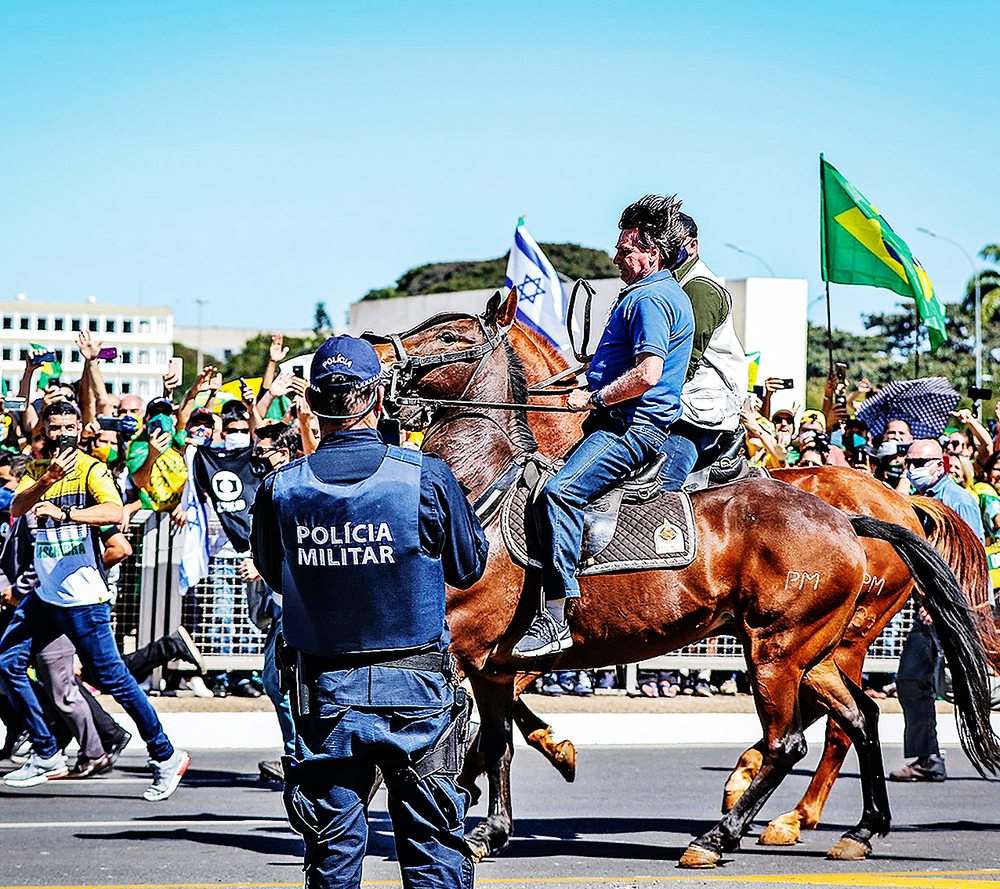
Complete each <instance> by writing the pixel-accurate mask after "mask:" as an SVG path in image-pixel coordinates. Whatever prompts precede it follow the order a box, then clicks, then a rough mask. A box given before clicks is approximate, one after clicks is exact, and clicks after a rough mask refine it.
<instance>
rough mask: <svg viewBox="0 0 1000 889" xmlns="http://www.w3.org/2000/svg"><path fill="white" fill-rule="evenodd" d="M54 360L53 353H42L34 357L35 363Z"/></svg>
mask: <svg viewBox="0 0 1000 889" xmlns="http://www.w3.org/2000/svg"><path fill="white" fill-rule="evenodd" d="M55 360H56V353H55V352H42V354H41V355H36V356H35V361H55Z"/></svg>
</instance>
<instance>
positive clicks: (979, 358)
mask: <svg viewBox="0 0 1000 889" xmlns="http://www.w3.org/2000/svg"><path fill="white" fill-rule="evenodd" d="M917 231H918V232H923V233H924V234H925V235H930V236H931V237H932V238H938V239H939V240H941V241H947V242H948V243H949V244H951V245H953V246H955V247H958V249H959V250H961V251H962V252H963V253H964V254H965V258H966V259H967V260H969V265H970V266H972V280H973V283H974V284H975V288H976V388H977V389H982V388H983V312H982V305H981V294H980V289H979V272H978V271H977V270H976V261H975V260H974V259H973V258H972V254H971V253H969V251H968V250H966V249H965V248H964V247H963V246H962V245H961V244H959V243H958V241H956V240H954V239H953V238H948V237H945V236H944V235H942V234H938V232H936V231H932V230H931V229H929V228H924V227H923V226H922V225H918V226H917ZM976 412H977V413H978V414H979V415H980V417H981V416H982V403H981V402H980V400H979V399H978V398H977V399H976Z"/></svg>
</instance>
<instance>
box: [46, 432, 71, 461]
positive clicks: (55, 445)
mask: <svg viewBox="0 0 1000 889" xmlns="http://www.w3.org/2000/svg"><path fill="white" fill-rule="evenodd" d="M79 443H80V440H79V438H77V436H75V435H60V436H59V438H57V439H56V438H49V437H48V436H46V437H45V444H44V445H42V456H44V457H54V456H55V455H56V454H57V453H58V452H60V451H65V450H66V449H67V448H69V449H70V450H76V446H77V445H78V444H79Z"/></svg>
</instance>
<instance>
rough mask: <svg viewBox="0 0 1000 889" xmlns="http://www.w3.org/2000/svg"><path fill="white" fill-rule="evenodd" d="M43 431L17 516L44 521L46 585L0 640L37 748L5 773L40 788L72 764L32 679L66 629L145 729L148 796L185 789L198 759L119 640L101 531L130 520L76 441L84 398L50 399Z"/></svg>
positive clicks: (39, 554)
mask: <svg viewBox="0 0 1000 889" xmlns="http://www.w3.org/2000/svg"><path fill="white" fill-rule="evenodd" d="M42 429H43V432H44V435H45V440H44V442H43V445H42V452H43V455H44V456H45V457H46V458H47V459H44V460H39V461H35V462H33V463H31V464H30V465H29V466H28V468H27V471H26V472H25V474H24V477H23V478H22V479H21V481H20V483H19V484H18V487H17V491H16V493H15V494H14V499H13V501H12V502H11V507H10V512H11V515H12V516H14V517H15V518H17V517H20V516H23V515H26V514H27V513H28V512H29V511H32V512H33V513H34V516H35V519H36V520H37V524H38V527H37V530H36V532H35V540H34V550H35V552H34V565H35V571H36V572H37V575H38V586H37V587H36V589H35V592H34V593H33V594H32V595H30V596H27V597H26V598H25V599H24V600H23V601H22V602H21V604H20V605H18V607H17V610H16V611H15V613H14V617H13V618H12V619H11V622H10V624H8V626H7V629H6V631H5V632H4V634H3V637H2V638H0V684H2V685H3V690H4V692H5V693H6V694H7V696H8V698H10V700H11V703H12V704H13V705H14V706H15V708H16V709H17V711H18V713H19V714H20V715H21V717H22V718H23V719H24V721H25V724H26V725H27V727H28V732H29V734H30V735H31V740H32V753H31V755H30V757H29V758H28V761H27V763H25V765H24V766H23V767H22V768H21V769H18V770H17V772H14V773H12V774H10V775H7V776H6V779H5V780H6V782H7V783H8V784H12V785H13V786H31V785H33V784H38V783H42V782H44V781H48V780H50V779H52V778H59V777H63V776H65V775H66V774H67V772H68V771H69V770H68V768H67V766H66V760H65V758H64V757H63V755H62V753H60V752H59V749H58V747H57V744H56V740H55V738H54V737H53V735H52V733H51V731H50V730H49V728H48V726H47V725H46V723H45V720H44V718H43V716H42V711H41V706H40V705H39V703H38V698H37V696H36V695H35V692H34V690H33V689H32V687H31V684H30V683H29V681H28V676H27V670H28V662H29V660H30V659H31V657H32V655H33V654H34V653H36V652H38V651H39V650H41V649H42V648H43V647H45V646H46V645H47V644H48V643H49V642H51V641H53V640H54V639H56V638H57V637H59V636H61V635H63V634H65V635H66V636H68V637H69V639H70V641H71V642H72V643H73V645H74V647H75V648H76V651H77V654H78V655H79V657H80V660H81V661H82V662H83V664H84V666H85V667H86V668H87V670H88V671H89V672H90V674H91V676H93V678H94V681H95V683H96V684H97V686H98V687H99V688H100V689H101V690H102V691H104V692H106V693H108V694H110V695H111V696H112V697H113V698H114V699H115V700H116V701H118V703H120V704H121V705H122V707H124V709H125V712H126V713H128V715H129V716H130V717H131V718H132V719H133V720H134V721H135V723H136V725H137V726H138V728H139V733H140V735H141V736H142V738H143V740H144V741H146V746H147V749H148V750H149V757H150V765H151V767H152V769H153V783H152V784H151V785H150V787H149V788H147V790H146V791H145V793H144V794H143V797H144V798H145V799H147V800H149V801H151V802H154V801H159V800H163V799H166V798H167V797H169V796H170V795H171V794H173V792H174V791H175V790H176V789H177V786H178V784H179V783H180V780H181V778H182V777H183V775H184V772H185V771H186V770H187V767H188V765H189V764H190V762H191V757H190V755H189V754H188V753H186V752H185V751H183V750H176V749H175V748H174V747H173V745H172V744H171V743H170V740H169V739H168V738H167V736H166V734H165V733H164V731H163V727H162V726H161V725H160V721H159V719H158V717H157V715H156V711H155V710H154V709H153V707H152V705H151V704H150V703H149V700H148V699H147V698H146V696H145V695H144V694H143V693H142V691H141V689H140V688H139V686H138V684H137V683H136V681H135V679H134V678H133V677H132V675H131V674H130V673H129V672H128V670H127V669H126V668H125V664H124V662H123V661H122V657H121V653H120V652H119V651H118V646H117V645H116V643H115V637H114V633H113V631H112V628H111V605H110V600H111V592H110V590H109V589H108V584H107V581H106V579H105V574H104V568H103V564H102V558H101V551H100V548H99V545H98V530H99V529H100V528H101V527H102V526H107V525H115V524H118V523H120V522H121V521H122V516H123V510H122V501H121V496H120V495H119V493H118V490H117V488H116V487H115V484H114V482H113V481H112V479H111V476H110V474H109V473H108V470H107V467H106V466H104V464H102V463H101V462H100V461H99V460H97V459H96V458H94V457H91V456H90V455H89V454H86V453H84V452H83V451H82V450H80V449H79V447H78V446H77V445H78V442H79V440H80V432H81V430H82V424H81V422H80V411H79V409H78V408H77V407H76V405H74V404H71V403H70V402H67V401H58V402H54V403H52V404H50V405H48V406H47V407H46V408H45V409H44V411H43V414H42Z"/></svg>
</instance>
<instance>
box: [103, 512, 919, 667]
mask: <svg viewBox="0 0 1000 889" xmlns="http://www.w3.org/2000/svg"><path fill="white" fill-rule="evenodd" d="M215 530H218V529H217V528H216V529H215ZM128 538H129V541H130V543H131V544H132V548H133V553H132V555H131V556H130V557H129V558H128V559H126V560H125V561H124V562H122V563H121V565H120V566H119V576H118V579H117V586H118V598H117V601H116V603H115V610H114V616H115V636H116V638H117V639H118V643H119V645H120V646H121V647H122V651H123V652H126V653H127V652H130V651H134V650H135V649H136V648H138V647H140V646H142V645H146V644H147V643H149V642H152V641H153V640H154V639H157V638H159V637H160V636H162V635H165V634H167V633H170V632H172V631H173V630H174V629H176V628H177V626H178V625H180V624H183V625H184V626H185V627H186V628H187V630H188V631H189V632H190V633H191V636H192V637H193V638H194V641H195V642H196V643H197V645H198V647H199V648H200V649H201V651H202V654H203V655H204V657H205V662H206V665H207V666H208V668H209V669H212V670H259V669H261V667H262V666H263V646H264V636H263V634H262V633H261V632H260V631H259V630H258V629H257V628H256V627H255V626H254V625H253V623H252V622H251V620H250V618H249V615H248V612H247V597H246V584H245V583H244V582H243V581H242V580H241V579H240V577H239V574H238V567H239V561H240V559H239V558H237V557H236V556H235V555H233V554H231V552H230V553H228V554H227V550H223V551H222V552H220V553H219V555H217V556H213V557H212V559H211V560H210V561H209V570H208V576H207V577H206V578H205V579H204V580H203V581H202V582H201V583H199V584H198V585H197V586H195V587H193V588H192V589H191V590H189V591H188V593H187V595H185V596H183V597H182V596H181V594H180V590H179V587H178V578H179V572H180V558H181V545H182V541H183V532H182V531H180V530H178V529H176V528H174V526H173V524H172V523H171V521H170V517H169V515H167V514H165V513H153V512H149V511H148V510H142V511H140V512H138V513H136V515H135V516H134V518H133V520H132V524H131V526H130V527H129V530H128ZM913 619H914V609H913V606H912V603H908V604H907V605H906V607H904V608H903V610H902V611H900V612H899V614H897V615H896V616H895V617H894V618H893V619H892V621H891V622H890V623H889V626H887V627H886V628H885V630H884V631H883V632H882V634H881V636H879V638H878V639H876V640H875V642H874V643H873V644H872V646H871V648H870V649H869V650H868V656H867V657H866V659H865V671H866V672H869V673H894V672H895V671H896V670H897V668H898V666H899V654H900V651H901V650H902V647H903V640H904V639H905V638H906V634H907V633H908V632H909V630H910V627H911V626H912V625H913ZM638 668H639V669H649V670H677V669H684V668H687V669H696V670H732V671H735V670H744V669H746V663H745V661H744V659H743V647H742V645H741V644H740V642H739V640H738V639H736V638H734V637H732V636H717V637H714V638H711V639H705V640H702V641H701V642H697V643H695V644H694V645H688V646H686V647H685V648H681V649H678V650H677V651H674V652H671V653H670V654H666V655H663V656H661V657H657V658H652V659H650V660H648V661H643V662H642V663H641V664H639V665H638ZM629 674H630V677H632V678H634V676H635V667H634V666H633V667H632V668H631V669H630V670H629Z"/></svg>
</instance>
